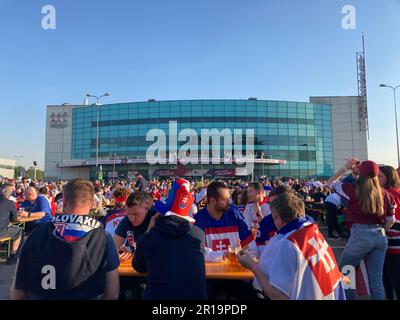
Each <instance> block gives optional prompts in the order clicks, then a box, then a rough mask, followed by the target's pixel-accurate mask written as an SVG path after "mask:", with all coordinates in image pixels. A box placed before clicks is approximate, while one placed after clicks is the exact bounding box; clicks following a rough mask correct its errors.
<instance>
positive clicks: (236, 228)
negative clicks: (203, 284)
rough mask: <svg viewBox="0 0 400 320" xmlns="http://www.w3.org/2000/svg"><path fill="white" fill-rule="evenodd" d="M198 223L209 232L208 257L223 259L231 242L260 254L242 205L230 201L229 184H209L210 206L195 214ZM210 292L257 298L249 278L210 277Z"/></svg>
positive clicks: (233, 244) (207, 234)
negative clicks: (237, 206)
mask: <svg viewBox="0 0 400 320" xmlns="http://www.w3.org/2000/svg"><path fill="white" fill-rule="evenodd" d="M194 218H195V220H196V223H195V225H196V226H198V227H199V228H200V229H202V230H203V231H204V233H205V235H206V249H205V250H206V255H205V259H206V261H215V262H217V261H222V260H223V259H224V257H225V256H226V254H227V253H228V246H237V244H238V243H239V244H240V246H241V247H242V248H243V249H246V250H248V252H249V253H250V254H251V255H252V256H257V246H256V243H255V241H254V236H253V235H252V233H251V231H250V229H249V227H248V226H247V224H246V222H245V221H244V218H243V216H242V214H241V213H240V211H239V209H237V208H236V207H235V206H234V205H230V193H229V189H228V187H227V186H226V185H225V184H224V183H222V182H212V183H210V184H209V185H208V187H207V206H206V208H204V209H202V210H200V211H199V212H198V213H197V214H196V215H195V217H194ZM207 285H208V287H207V290H208V296H209V298H210V299H216V296H217V295H218V294H219V293H223V292H224V293H228V294H229V295H232V296H234V297H236V298H238V299H256V298H257V293H256V291H255V290H254V289H253V288H252V286H251V283H250V282H248V281H223V280H218V281H208V283H207Z"/></svg>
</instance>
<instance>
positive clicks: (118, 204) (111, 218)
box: [100, 188, 129, 237]
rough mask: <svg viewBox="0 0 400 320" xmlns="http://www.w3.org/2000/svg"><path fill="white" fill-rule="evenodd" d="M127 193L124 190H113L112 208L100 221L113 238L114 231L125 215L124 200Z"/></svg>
mask: <svg viewBox="0 0 400 320" xmlns="http://www.w3.org/2000/svg"><path fill="white" fill-rule="evenodd" d="M128 195H129V191H128V190H127V189H124V188H118V189H115V191H114V193H113V199H114V204H115V205H114V208H112V209H111V210H109V211H108V212H107V215H106V216H104V217H103V218H101V219H100V222H102V223H103V225H104V229H105V230H106V231H107V232H108V233H109V234H110V235H111V236H112V237H114V234H115V230H116V229H117V227H118V225H119V223H120V222H121V220H122V219H123V218H125V215H126V207H125V203H126V199H127V198H128Z"/></svg>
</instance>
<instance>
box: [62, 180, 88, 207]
mask: <svg viewBox="0 0 400 320" xmlns="http://www.w3.org/2000/svg"><path fill="white" fill-rule="evenodd" d="M63 196H64V198H65V199H66V200H67V201H68V202H69V203H70V204H71V206H72V207H75V206H77V205H78V204H80V205H85V204H87V203H93V201H94V188H93V184H92V183H91V182H90V181H88V180H85V179H73V180H71V181H70V182H68V183H67V184H66V185H65V186H64V189H63Z"/></svg>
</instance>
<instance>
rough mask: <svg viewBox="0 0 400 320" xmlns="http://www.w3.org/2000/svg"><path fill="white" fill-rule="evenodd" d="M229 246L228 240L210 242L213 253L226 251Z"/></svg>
mask: <svg viewBox="0 0 400 320" xmlns="http://www.w3.org/2000/svg"><path fill="white" fill-rule="evenodd" d="M230 244H231V242H230V241H229V239H218V240H212V241H211V249H213V250H214V251H226V250H228V246H229V245H230Z"/></svg>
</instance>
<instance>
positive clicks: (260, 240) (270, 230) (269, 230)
mask: <svg viewBox="0 0 400 320" xmlns="http://www.w3.org/2000/svg"><path fill="white" fill-rule="evenodd" d="M305 219H306V220H308V221H309V222H311V223H314V219H313V218H311V217H310V216H308V215H306V216H305ZM277 232H278V229H277V228H276V226H275V223H274V220H273V218H272V214H270V215H268V216H266V217H264V218H263V219H262V220H261V222H260V226H259V228H258V232H257V238H256V244H257V247H258V246H264V245H265V242H266V241H269V240H271V238H272V237H273V236H274V235H276V233H277Z"/></svg>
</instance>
